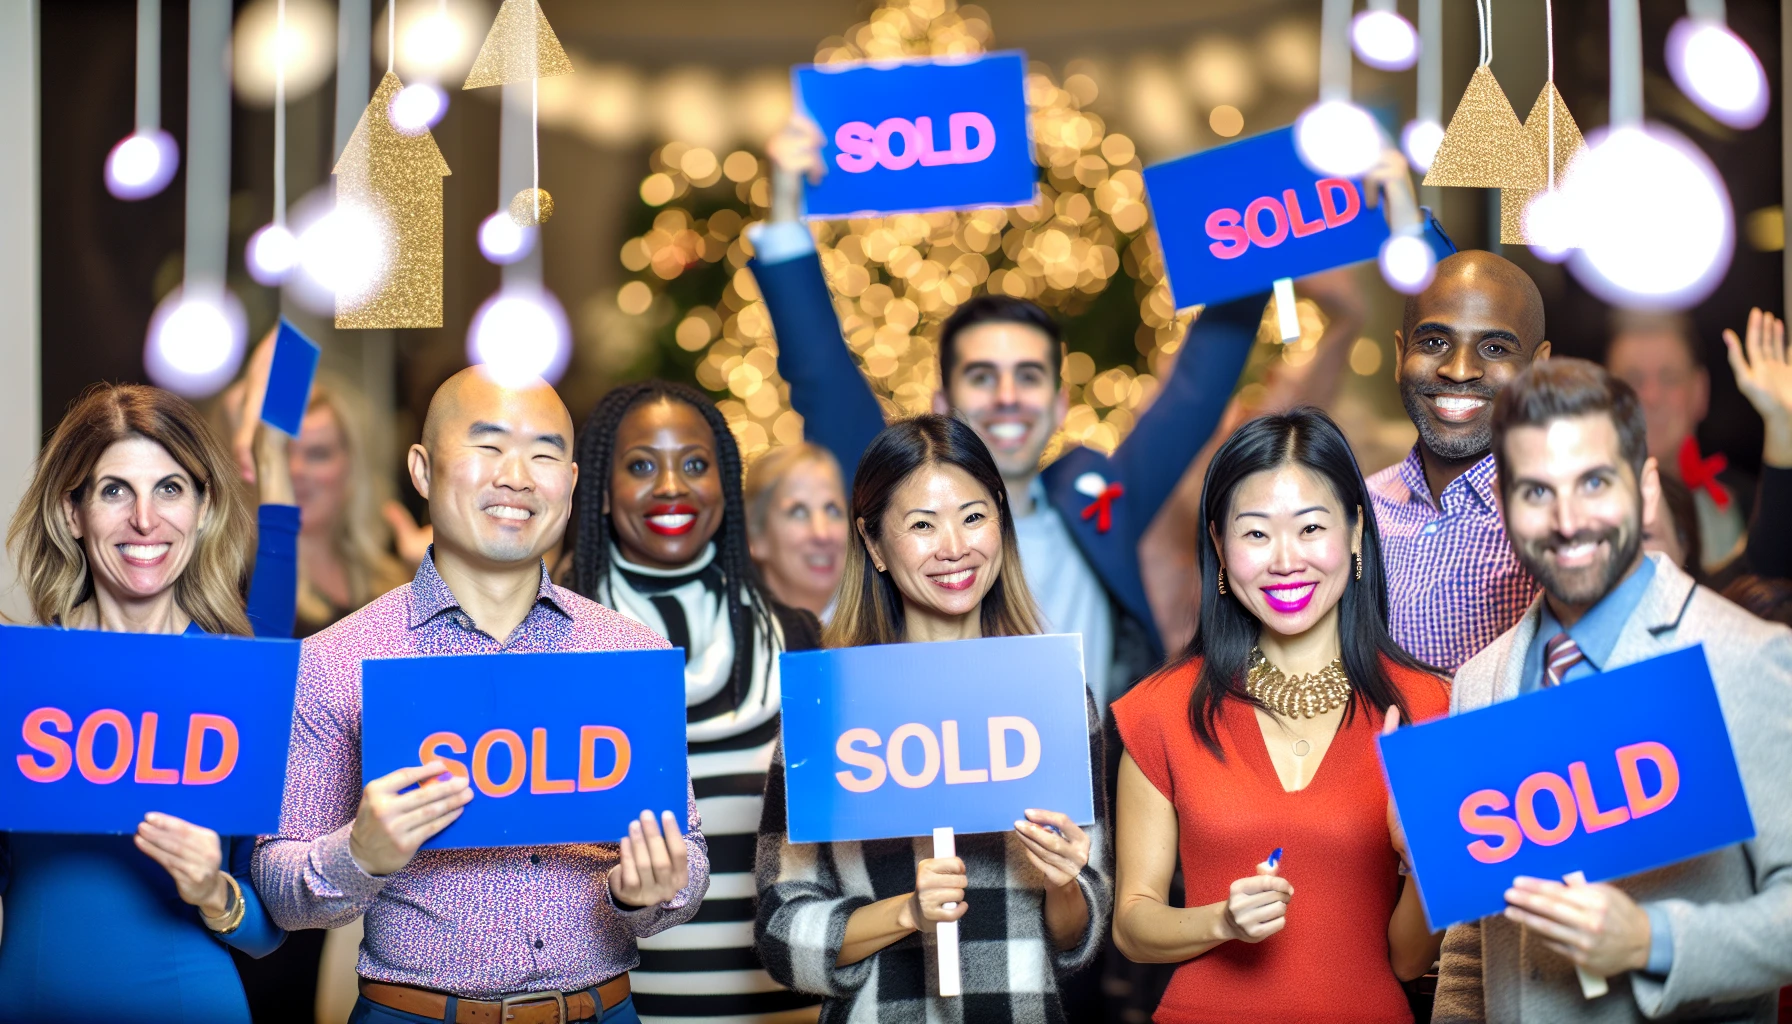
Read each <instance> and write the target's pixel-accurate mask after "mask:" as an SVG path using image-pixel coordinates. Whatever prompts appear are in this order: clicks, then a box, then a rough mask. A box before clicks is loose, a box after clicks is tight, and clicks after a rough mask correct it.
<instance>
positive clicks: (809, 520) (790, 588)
mask: <svg viewBox="0 0 1792 1024" xmlns="http://www.w3.org/2000/svg"><path fill="white" fill-rule="evenodd" d="M745 497H746V502H747V544H748V547H749V549H750V551H751V554H752V556H753V563H754V564H755V565H757V566H758V567H759V575H760V577H761V578H762V579H763V580H764V581H765V586H766V589H767V590H769V591H771V593H772V596H773V597H775V598H777V599H778V601H779V602H780V603H782V604H786V605H789V606H790V607H792V608H802V609H804V610H805V611H811V612H814V613H815V614H816V615H817V616H818V617H819V618H820V619H821V620H822V621H823V622H824V623H825V622H826V621H827V620H828V619H830V618H832V615H833V606H834V591H835V590H836V589H837V588H838V587H839V586H840V573H841V571H842V569H844V567H845V565H846V486H845V484H844V483H843V482H842V480H841V475H840V463H839V462H838V461H836V460H835V459H834V456H833V453H832V452H829V451H828V450H827V449H826V448H823V447H822V446H820V445H818V444H810V443H807V442H804V443H803V444H793V445H785V446H783V447H781V448H773V449H772V450H771V451H769V452H766V453H765V454H764V455H762V456H760V457H759V460H758V461H757V462H755V463H753V465H752V467H751V468H750V469H748V470H747V482H746V488H745Z"/></svg>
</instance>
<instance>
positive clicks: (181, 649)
mask: <svg viewBox="0 0 1792 1024" xmlns="http://www.w3.org/2000/svg"><path fill="white" fill-rule="evenodd" d="M0 665H5V666H6V671H5V672H4V673H0V831H5V832H89V833H123V832H134V831H136V829H137V825H138V823H139V822H141V821H142V820H143V815H144V814H145V813H147V812H149V811H161V812H163V813H165V814H172V815H174V816H175V817H177V818H183V819H185V820H187V821H191V822H193V823H194V824H198V825H204V826H205V827H206V828H209V829H212V830H213V831H215V832H218V833H220V834H222V835H237V836H243V835H267V834H271V833H273V832H276V831H278V830H279V827H280V800H281V794H282V792H283V791H284V789H285V785H286V753H287V747H288V744H289V742H290V740H291V738H292V697H293V689H294V687H295V686H296V684H297V681H298V672H299V645H298V642H297V641H293V640H251V639H247V638H244V637H222V636H207V635H205V634H188V635H181V636H165V635H160V634H145V633H102V632H99V631H97V630H75V629H55V628H46V627H42V626H0Z"/></svg>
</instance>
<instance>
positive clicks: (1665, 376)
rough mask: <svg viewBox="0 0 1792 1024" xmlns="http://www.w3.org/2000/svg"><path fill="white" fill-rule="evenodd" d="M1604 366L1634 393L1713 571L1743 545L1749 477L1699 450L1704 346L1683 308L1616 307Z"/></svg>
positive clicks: (1707, 379) (1705, 393)
mask: <svg viewBox="0 0 1792 1024" xmlns="http://www.w3.org/2000/svg"><path fill="white" fill-rule="evenodd" d="M1605 367H1606V369H1608V370H1610V371H1611V372H1612V374H1613V375H1614V376H1616V377H1617V378H1618V379H1619V380H1621V381H1623V382H1624V383H1626V384H1629V385H1630V387H1631V389H1632V390H1634V391H1635V392H1636V397H1637V400H1638V401H1640V402H1642V405H1643V418H1644V420H1645V421H1646V422H1647V423H1648V424H1649V455H1650V456H1651V457H1652V458H1654V459H1655V461H1656V463H1657V464H1659V465H1660V466H1661V471H1662V474H1663V475H1664V476H1674V477H1679V478H1680V480H1681V481H1682V482H1684V483H1685V484H1686V486H1687V489H1688V490H1690V491H1691V492H1692V495H1693V505H1694V507H1695V508H1696V509H1697V510H1698V517H1699V535H1700V537H1701V538H1702V547H1701V549H1700V552H1699V557H1698V562H1699V564H1700V565H1701V566H1703V567H1704V568H1705V569H1706V570H1707V571H1710V570H1715V569H1717V568H1718V567H1720V566H1722V565H1723V564H1724V563H1725V562H1728V561H1729V560H1730V559H1732V558H1734V557H1735V556H1736V555H1737V554H1738V553H1740V551H1741V549H1742V543H1743V533H1744V531H1745V530H1746V528H1747V521H1746V516H1747V514H1748V508H1749V505H1750V502H1751V500H1752V498H1753V492H1754V481H1753V480H1751V479H1749V477H1748V476H1747V475H1746V474H1743V473H1740V472H1738V471H1736V470H1734V469H1731V468H1729V460H1728V459H1727V458H1725V457H1724V456H1723V455H1722V454H1721V453H1717V454H1712V455H1705V454H1703V453H1701V452H1700V451H1699V441H1698V429H1699V424H1700V423H1703V422H1704V420H1705V415H1706V413H1707V412H1709V410H1710V402H1711V375H1710V373H1709V372H1707V371H1706V369H1705V355H1704V346H1703V345H1702V344H1701V343H1700V341H1699V337H1698V335H1697V334H1696V333H1695V332H1694V330H1693V326H1692V321H1691V320H1690V319H1689V318H1687V317H1686V316H1685V315H1683V314H1662V313H1637V312H1630V311H1620V312H1619V313H1617V314H1616V315H1615V316H1614V318H1613V331H1612V337H1611V340H1610V341H1609V342H1608V343H1607V344H1606V347H1605Z"/></svg>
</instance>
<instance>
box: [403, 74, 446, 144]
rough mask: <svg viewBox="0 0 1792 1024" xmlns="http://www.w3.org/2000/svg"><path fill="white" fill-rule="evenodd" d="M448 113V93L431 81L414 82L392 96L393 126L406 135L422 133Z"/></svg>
mask: <svg viewBox="0 0 1792 1024" xmlns="http://www.w3.org/2000/svg"><path fill="white" fill-rule="evenodd" d="M446 113H448V94H447V93H445V92H443V91H442V89H441V87H440V86H437V85H434V84H432V83H430V82H414V83H412V84H410V85H407V86H405V87H404V88H403V89H400V90H399V91H398V95H396V96H394V97H392V110H391V115H392V127H394V128H396V129H398V130H399V131H400V132H401V133H403V134H405V135H422V134H423V133H424V132H426V131H429V130H430V129H431V128H434V127H435V126H436V124H437V122H439V121H441V120H442V115H444V114H446Z"/></svg>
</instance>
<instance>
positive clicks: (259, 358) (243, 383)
mask: <svg viewBox="0 0 1792 1024" xmlns="http://www.w3.org/2000/svg"><path fill="white" fill-rule="evenodd" d="M279 331H280V325H279V324H275V325H274V326H273V327H272V328H270V329H269V330H268V333H267V336H266V337H264V338H262V339H261V341H260V342H258V343H257V344H256V346H255V351H254V352H253V353H251V354H250V355H249V361H248V363H247V364H246V365H245V366H244V367H243V376H242V379H241V380H240V381H238V383H237V386H236V387H235V388H233V389H232V390H233V391H238V390H240V392H241V398H240V402H241V404H240V405H238V404H237V402H236V401H231V402H230V403H229V404H230V406H231V408H232V409H233V410H234V411H235V415H234V416H233V417H232V427H233V429H232V432H231V436H230V453H231V454H232V455H235V456H236V465H237V469H238V471H239V472H241V473H242V474H243V479H244V480H247V481H248V482H250V483H256V482H257V475H258V472H259V471H260V470H261V469H262V468H263V467H264V465H265V459H264V458H263V455H264V453H263V451H262V450H261V448H262V446H260V445H258V444H257V441H258V436H257V435H258V434H260V433H262V431H261V429H260V428H261V403H262V400H263V399H264V398H266V397H267V393H268V374H269V373H270V372H271V371H272V370H273V368H274V336H275V335H276V334H277V333H279ZM233 397H234V396H233ZM281 456H282V457H284V456H285V452H284V450H282V452H281Z"/></svg>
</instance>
